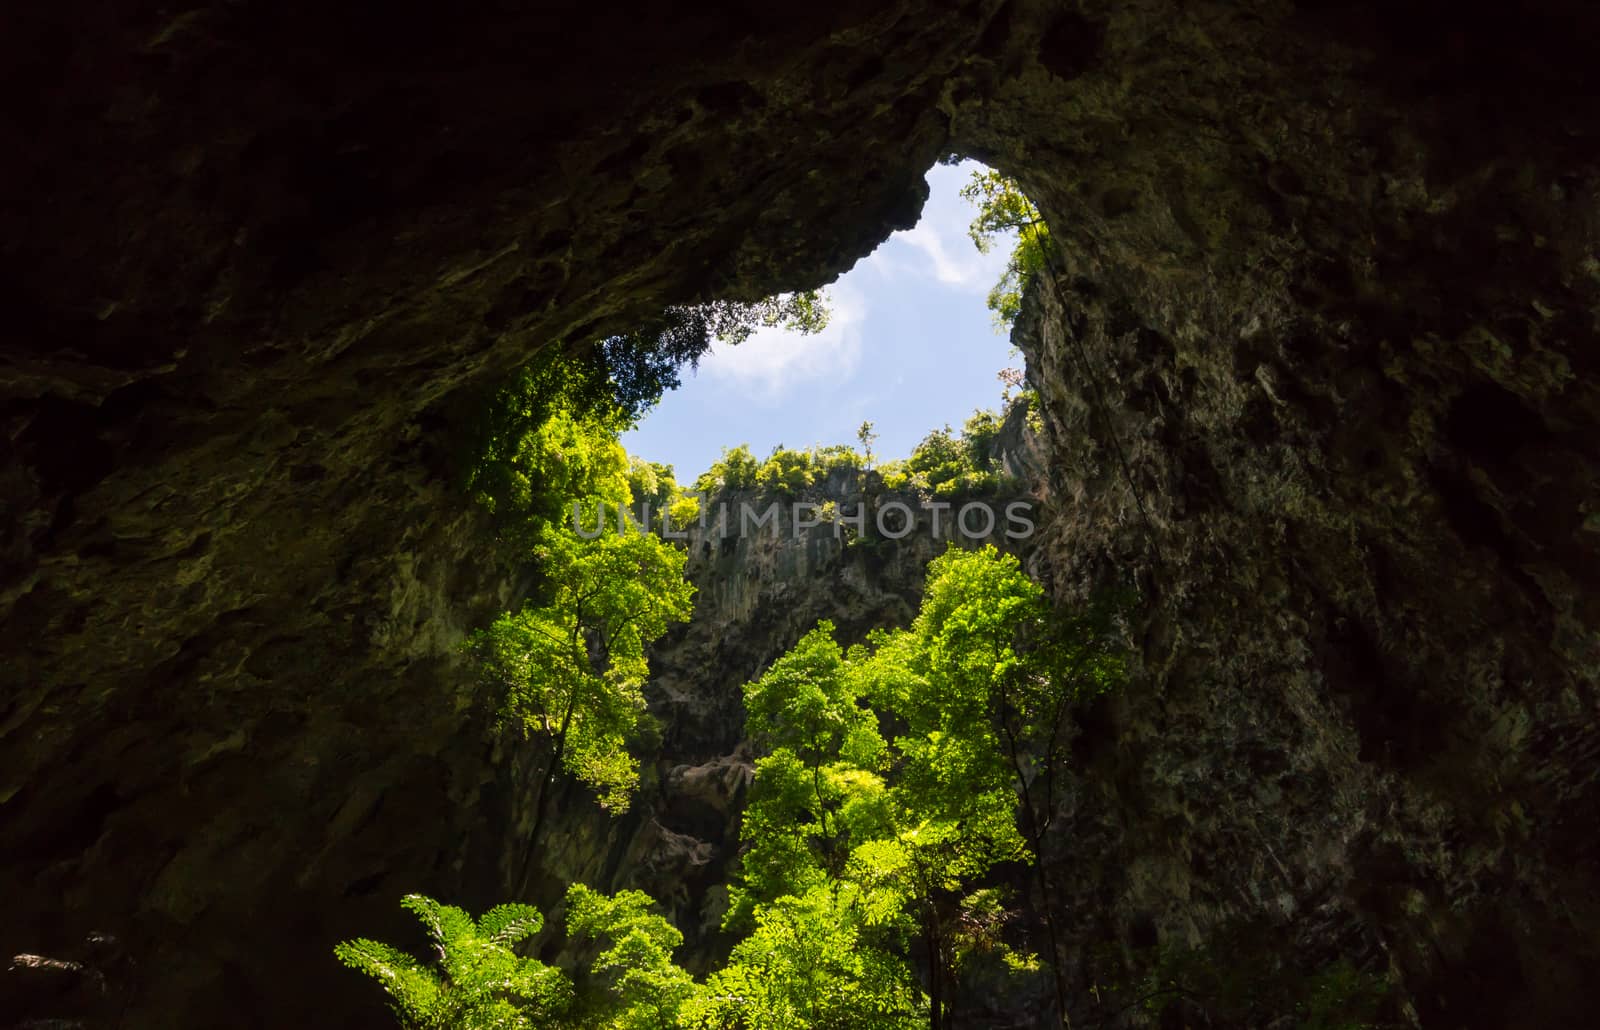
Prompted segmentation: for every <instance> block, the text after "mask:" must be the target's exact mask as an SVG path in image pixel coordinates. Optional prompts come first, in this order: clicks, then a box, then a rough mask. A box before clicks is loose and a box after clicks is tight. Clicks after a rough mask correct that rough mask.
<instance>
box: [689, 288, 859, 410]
mask: <svg viewBox="0 0 1600 1030" xmlns="http://www.w3.org/2000/svg"><path fill="white" fill-rule="evenodd" d="M827 297H828V303H829V308H830V314H829V316H828V327H827V328H826V329H824V330H822V332H820V333H816V334H813V335H811V336H806V335H803V334H801V333H797V332H794V331H792V330H789V329H759V330H757V331H756V332H755V333H754V334H753V335H751V337H750V338H749V339H748V340H746V341H744V342H743V343H741V344H739V345H737V346H729V345H727V344H723V343H717V344H713V345H712V348H711V352H710V353H709V354H707V355H706V356H705V358H703V359H702V360H701V362H700V369H701V371H703V372H705V373H706V374H707V375H710V376H712V377H713V378H716V379H720V380H723V381H724V382H728V383H731V384H733V385H735V386H738V387H742V388H744V389H746V390H749V391H752V392H754V393H755V394H756V395H757V396H759V397H761V398H762V399H765V400H777V399H778V398H780V397H782V396H783V395H784V394H785V393H787V392H788V390H789V389H790V388H791V387H793V386H797V385H799V384H801V383H807V382H813V381H815V380H819V379H833V380H836V381H842V380H844V379H845V378H847V377H848V376H850V375H851V374H852V373H853V372H854V371H855V369H856V366H857V365H858V364H860V361H861V322H862V320H863V319H864V318H866V314H867V299H866V297H865V296H863V295H862V293H861V292H860V291H859V290H858V289H856V288H855V287H854V286H852V285H850V284H849V283H847V282H845V281H843V280H840V281H839V282H836V283H834V285H832V286H830V287H828V289H827Z"/></svg>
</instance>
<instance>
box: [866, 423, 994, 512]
mask: <svg viewBox="0 0 1600 1030" xmlns="http://www.w3.org/2000/svg"><path fill="white" fill-rule="evenodd" d="M1003 422H1004V420H1003V419H1002V417H1001V416H1000V415H998V414H996V413H995V412H993V411H989V410H987V409H980V410H978V411H975V412H973V414H972V417H971V418H969V419H967V421H966V424H965V425H963V426H962V427H961V432H960V433H959V434H956V433H954V432H952V431H951V429H950V427H949V426H945V427H944V428H942V429H935V430H934V431H933V432H931V433H929V434H928V435H927V436H926V437H924V438H923V439H922V442H921V443H919V444H917V446H916V449H915V450H913V451H912V452H911V456H910V457H909V458H906V459H905V460H904V461H890V462H885V463H884V464H883V465H882V466H881V467H880V469H879V472H880V473H881V475H882V476H883V484H884V486H885V487H887V488H889V489H891V490H907V489H915V490H923V491H928V492H931V493H933V494H935V495H936V496H941V497H946V496H964V495H970V494H982V493H989V492H993V491H995V490H997V489H999V488H1000V487H1002V486H1004V485H1005V484H1006V482H1007V481H1008V480H1007V476H1006V475H1005V471H1004V470H1003V469H1002V468H1000V466H999V463H998V461H997V460H996V458H995V453H994V451H995V442H996V440H997V439H998V437H999V435H1000V427H1001V425H1002V424H1003Z"/></svg>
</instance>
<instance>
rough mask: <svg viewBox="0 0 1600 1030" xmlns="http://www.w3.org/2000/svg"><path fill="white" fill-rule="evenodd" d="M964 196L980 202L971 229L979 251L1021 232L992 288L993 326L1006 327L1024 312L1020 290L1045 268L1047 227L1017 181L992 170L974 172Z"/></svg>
mask: <svg viewBox="0 0 1600 1030" xmlns="http://www.w3.org/2000/svg"><path fill="white" fill-rule="evenodd" d="M961 195H962V196H963V197H964V198H966V199H967V200H968V201H970V202H972V203H973V204H976V205H977V206H978V216H977V217H976V218H974V219H973V220H972V225H971V226H970V227H969V228H968V230H967V232H968V235H969V236H971V237H972V242H973V243H975V244H977V246H978V249H979V250H980V251H983V252H984V253H985V254H987V253H988V252H989V250H990V248H991V247H993V246H994V243H995V240H996V239H997V238H999V237H1001V236H1004V235H1006V234H1007V233H1011V232H1015V233H1016V234H1017V243H1016V246H1015V247H1013V248H1012V251H1011V257H1010V260H1008V261H1007V262H1006V267H1005V271H1004V272H1002V273H1001V274H1000V281H999V282H998V283H996V284H995V285H994V287H993V289H991V290H990V291H989V309H990V310H991V311H993V312H994V318H995V324H996V326H997V327H999V328H1001V329H1008V328H1010V326H1011V323H1013V322H1015V321H1016V320H1017V313H1018V312H1019V311H1021V310H1022V291H1023V289H1024V288H1025V287H1026V286H1027V284H1028V280H1029V279H1030V278H1031V277H1033V276H1034V275H1036V274H1038V273H1039V272H1040V271H1041V270H1043V269H1044V267H1045V261H1046V253H1047V249H1048V247H1049V246H1050V230H1049V227H1048V226H1046V225H1045V224H1044V219H1043V218H1042V217H1040V215H1039V209H1038V208H1036V207H1034V206H1033V202H1032V201H1030V200H1029V199H1028V198H1027V196H1026V195H1024V194H1023V192H1022V188H1021V187H1020V186H1018V185H1017V182H1016V180H1015V179H1010V178H1007V177H1006V176H1004V175H1001V174H1000V173H999V172H997V171H995V170H994V169H992V168H989V169H979V170H975V171H973V173H972V179H971V180H970V181H969V182H968V183H967V185H965V186H963V187H962V188H961Z"/></svg>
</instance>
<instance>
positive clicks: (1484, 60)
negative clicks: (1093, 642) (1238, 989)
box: [957, 4, 1600, 1027]
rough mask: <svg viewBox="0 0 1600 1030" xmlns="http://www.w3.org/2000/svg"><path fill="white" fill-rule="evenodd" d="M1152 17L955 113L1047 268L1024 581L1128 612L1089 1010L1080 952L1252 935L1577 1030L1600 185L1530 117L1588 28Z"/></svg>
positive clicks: (1096, 810) (1108, 14) (1101, 715)
mask: <svg viewBox="0 0 1600 1030" xmlns="http://www.w3.org/2000/svg"><path fill="white" fill-rule="evenodd" d="M1151 9H1152V8H1151V7H1150V6H1145V5H1121V4H1119V5H1110V4H1105V5H1098V4H1085V5H1082V6H1081V7H1080V8H1079V9H1078V10H1077V11H1076V12H1073V13H1070V14H1065V13H1064V14H1061V15H1059V20H1057V21H1055V22H1053V23H1050V22H1045V23H1041V24H1042V25H1043V28H1042V35H1041V36H1040V37H1039V47H1040V49H1039V51H1038V52H1037V62H1036V63H1032V62H1029V63H1027V64H1026V65H1025V66H1024V67H1022V68H1020V69H1017V71H1016V74H1015V75H1014V76H1013V77H1012V78H1011V79H1010V80H1008V81H1007V82H1006V83H1005V84H1004V85H1002V86H1001V87H999V92H998V95H997V97H995V98H994V99H991V100H989V101H987V102H985V103H981V104H979V103H975V104H973V105H972V106H971V108H970V109H967V108H963V109H961V112H960V117H958V119H957V131H958V134H962V135H964V137H965V138H968V139H971V140H973V141H974V142H975V144H976V146H975V147H974V148H973V149H975V150H976V152H978V153H979V154H981V155H983V156H986V157H990V158H992V159H993V160H996V161H997V162H998V163H999V164H1000V165H1001V167H1003V168H1005V169H1007V170H1008V171H1012V172H1014V173H1015V174H1016V175H1017V176H1018V177H1020V178H1021V179H1022V181H1023V183H1024V185H1025V186H1026V187H1027V190H1028V192H1029V195H1030V196H1031V197H1033V198H1034V199H1035V200H1036V201H1037V203H1038V204H1039V207H1040V208H1041V210H1042V212H1043V214H1044V217H1045V219H1046V221H1047V222H1048V224H1049V226H1050V227H1051V230H1052V233H1053V242H1054V243H1055V245H1056V246H1055V248H1054V253H1053V255H1052V261H1051V267H1050V270H1049V274H1048V275H1047V276H1045V277H1044V278H1043V280H1042V281H1041V282H1040V283H1038V284H1037V288H1036V289H1035V290H1034V291H1033V292H1032V294H1031V295H1030V297H1029V304H1028V308H1027V311H1026V313H1025V314H1024V316H1023V318H1022V320H1021V321H1020V323H1019V326H1018V333H1017V337H1016V338H1017V340H1018V342H1019V343H1020V345H1021V346H1022V348H1023V350H1024V352H1025V353H1026V355H1027V358H1028V374H1029V380H1030V382H1031V384H1032V385H1033V386H1034V387H1035V388H1037V389H1038V391H1039V393H1040V396H1041V397H1042V399H1043V409H1044V412H1045V416H1046V422H1047V427H1048V430H1049V433H1048V435H1049V439H1050V445H1049V446H1050V452H1051V460H1050V477H1051V479H1050V485H1051V492H1052V494H1053V496H1054V498H1055V500H1056V504H1057V510H1058V512H1059V517H1058V518H1057V519H1055V520H1054V521H1053V522H1052V525H1051V538H1052V539H1051V542H1050V543H1049V544H1048V553H1047V556H1046V558H1045V564H1046V565H1047V566H1048V567H1049V568H1050V569H1051V570H1052V571H1053V573H1054V583H1055V584H1056V588H1057V591H1058V594H1059V595H1060V596H1061V598H1062V599H1063V600H1065V601H1068V602H1070V601H1071V599H1072V598H1074V597H1076V596H1079V595H1080V594H1081V593H1082V591H1084V590H1085V589H1088V588H1089V587H1091V586H1092V585H1095V584H1099V583H1104V582H1107V581H1121V580H1124V579H1129V578H1131V579H1132V580H1134V581H1135V582H1137V583H1138V584H1139V586H1140V589H1141V594H1142V598H1143V604H1144V608H1145V612H1146V616H1145V618H1146V621H1145V623H1144V625H1143V627H1142V634H1143V639H1142V641H1141V646H1140V650H1141V657H1142V668H1141V670H1140V673H1139V675H1138V676H1137V677H1136V679H1135V682H1134V683H1133V684H1132V685H1131V686H1130V688H1129V690H1128V691H1127V692H1126V693H1125V694H1124V695H1123V696H1121V697H1119V698H1117V699H1116V700H1114V701H1113V702H1112V703H1110V704H1109V705H1107V706H1105V708H1104V709H1102V710H1099V711H1096V712H1094V713H1090V714H1089V715H1088V716H1087V717H1086V724H1085V727H1084V729H1083V734H1084V739H1083V740H1082V741H1081V744H1082V748H1083V753H1084V756H1085V764H1084V766H1083V768H1082V770H1081V774H1080V777H1081V778H1080V780H1079V784H1078V788H1079V793H1078V795H1077V797H1076V799H1075V811H1074V817H1073V820H1072V823H1071V825H1070V826H1069V827H1068V828H1067V830H1066V833H1067V836H1068V838H1069V843H1068V844H1066V845H1065V848H1066V851H1065V858H1064V864H1063V869H1065V870H1069V871H1072V872H1071V873H1070V874H1069V875H1071V878H1072V882H1073V891H1074V892H1075V894H1074V896H1073V898H1072V900H1071V903H1070V904H1069V905H1068V906H1067V908H1068V911H1069V912H1071V913H1072V916H1073V918H1074V919H1076V920H1078V921H1079V929H1078V935H1079V937H1078V940H1077V942H1076V944H1077V946H1078V950H1079V957H1080V958H1081V959H1082V960H1083V961H1084V962H1085V967H1084V969H1083V971H1082V972H1081V973H1080V976H1081V978H1082V979H1081V981H1080V987H1081V988H1083V989H1085V990H1086V991H1087V989H1088V988H1089V986H1090V985H1091V984H1092V983H1093V982H1095V980H1096V979H1099V980H1100V981H1101V982H1105V981H1107V980H1109V979H1114V978H1115V977H1116V976H1117V974H1118V972H1119V970H1118V968H1117V967H1118V965H1119V963H1118V962H1117V961H1116V960H1108V959H1106V958H1105V957H1104V953H1103V951H1102V952H1100V953H1098V954H1099V957H1098V958H1095V957H1094V955H1095V954H1096V953H1095V952H1094V949H1093V945H1095V944H1097V943H1098V944H1100V945H1105V944H1111V945H1113V947H1114V949H1117V948H1120V949H1121V951H1122V953H1123V956H1124V958H1125V960H1126V962H1127V963H1128V964H1132V962H1133V955H1132V953H1133V952H1135V951H1136V950H1137V949H1138V948H1140V947H1145V948H1149V947H1162V946H1186V945H1198V946H1204V945H1205V944H1206V943H1207V942H1208V941H1210V940H1213V939H1218V937H1219V935H1220V934H1221V933H1222V932H1223V931H1224V930H1225V929H1227V928H1229V927H1233V928H1238V927H1249V928H1250V929H1251V932H1252V933H1255V934H1258V935H1263V936H1267V937H1269V938H1270V939H1271V940H1273V941H1274V942H1281V946H1282V948H1283V952H1282V954H1283V956H1284V958H1285V959H1286V961H1287V963H1288V964H1289V965H1292V966H1298V968H1300V969H1302V970H1308V969H1313V968H1316V967H1317V966H1318V965H1319V964H1321V963H1324V962H1327V961H1329V960H1330V959H1331V958H1333V957H1334V956H1339V955H1343V956H1344V957H1347V958H1352V959H1354V960H1356V961H1358V962H1361V963H1364V964H1366V965H1367V966H1368V967H1369V968H1373V969H1375V970H1378V971H1380V972H1383V973H1385V974H1387V975H1390V976H1392V977H1393V978H1394V979H1395V980H1396V981H1398V982H1399V983H1401V984H1403V987H1404V993H1405V995H1406V997H1407V999H1408V1003H1407V1006H1406V1009H1407V1011H1406V1012H1405V1013H1404V1014H1405V1015H1408V1016H1409V1017H1410V1018H1416V1019H1420V1021H1421V1023H1422V1025H1424V1026H1447V1027H1458V1026H1485V1027H1487V1026H1499V1027H1505V1026H1528V1027H1536V1026H1576V1025H1580V1024H1581V1023H1582V1022H1583V1021H1584V1019H1583V1017H1582V1016H1581V1015H1580V1012H1581V1007H1580V1005H1581V1002H1580V999H1581V997H1582V994H1583V990H1582V985H1583V984H1584V983H1585V982H1586V980H1587V979H1588V978H1589V977H1590V976H1591V975H1592V974H1593V973H1594V971H1595V970H1596V969H1597V968H1600V937H1597V935H1596V932H1595V929H1594V928H1595V927H1596V926H1597V925H1600V923H1597V920H1596V916H1597V914H1600V908H1597V906H1600V881H1597V878H1596V876H1595V874H1594V872H1593V870H1594V869H1596V868H1600V864H1597V863H1596V858H1597V852H1596V845H1595V837H1594V835H1593V833H1592V831H1590V830H1589V829H1587V827H1590V826H1592V825H1593V824H1594V819H1595V816H1596V814H1597V812H1600V782H1597V776H1596V772H1595V756H1596V754H1597V749H1600V741H1597V738H1596V735H1595V731H1594V721H1595V714H1596V703H1597V695H1596V682H1597V672H1600V635H1597V632H1596V631H1597V626H1600V619H1597V616H1600V608H1597V607H1596V598H1597V596H1600V594H1597V591H1596V587H1597V586H1600V533H1597V532H1596V521H1595V518H1594V515H1593V511H1594V508H1593V495H1594V487H1595V477H1596V472H1597V470H1600V464H1597V459H1600V436H1597V434H1596V433H1595V432H1594V427H1595V423H1596V417H1597V415H1600V389H1597V386H1596V381H1595V377H1594V369H1595V365H1594V355H1595V354H1596V353H1600V351H1597V349H1596V344H1597V342H1600V340H1597V337H1596V321H1595V315H1596V313H1597V301H1600V264H1597V260H1596V256H1595V247H1596V243H1597V239H1596V230H1597V227H1600V223H1597V221H1596V212H1597V210H1600V207H1597V201H1600V178H1597V175H1596V171H1597V166H1596V163H1595V160H1594V158H1595V149H1594V144H1595V141H1596V136H1595V128H1596V127H1595V125H1594V123H1593V122H1592V121H1590V120H1588V119H1587V118H1586V117H1585V116H1574V115H1571V114H1565V113H1557V112H1558V111H1560V112H1567V111H1570V110H1571V108H1570V106H1569V105H1568V104H1566V103H1565V102H1564V101H1563V99H1562V97H1563V96H1564V95H1565V93H1564V91H1565V90H1567V89H1570V88H1573V87H1575V86H1576V84H1577V81H1578V79H1577V76H1576V74H1575V73H1576V71H1577V68H1578V66H1577V65H1576V64H1571V63H1567V62H1566V60H1565V58H1566V57H1567V55H1568V54H1569V50H1568V48H1567V42H1566V38H1565V37H1564V33H1566V32H1569V31H1571V30H1572V29H1573V28H1574V27H1575V26H1576V25H1577V24H1578V23H1577V22H1575V21H1572V20H1570V19H1573V18H1575V17H1576V14H1575V13H1574V12H1573V11H1566V12H1561V11H1558V10H1555V9H1552V8H1542V9H1540V10H1533V9H1529V8H1522V9H1519V10H1518V11H1517V12H1516V13H1515V14H1513V13H1512V12H1510V11H1502V12H1501V13H1500V15H1490V14H1479V13H1476V12H1474V11H1472V10H1470V9H1460V8H1452V9H1450V10H1445V9H1442V8H1428V9H1427V10H1424V11H1420V12H1419V11H1412V10H1408V9H1405V8H1399V7H1397V8H1393V9H1390V10H1389V11H1388V12H1387V13H1383V14H1377V13H1370V12H1364V11H1358V10H1356V9H1354V8H1347V7H1331V8H1323V7H1321V6H1320V5H1319V6H1318V7H1315V8H1312V7H1301V8H1298V9H1296V10H1294V11H1293V12H1287V11H1279V12H1277V13H1276V14H1274V15H1266V16H1263V12H1262V11H1261V10H1259V9H1246V8H1240V7H1234V6H1230V7H1226V8H1225V7H1223V6H1221V5H1216V6H1208V5H1184V6H1183V7H1182V8H1177V7H1174V8H1170V9H1169V15H1170V17H1167V18H1164V19H1160V20H1157V19H1155V18H1152V17H1150V11H1151ZM1436 44H1442V45H1441V46H1439V48H1438V49H1435V45H1436ZM1535 55H1541V56H1537V57H1536V56H1535ZM1179 65H1181V66H1182V67H1183V69H1184V72H1183V74H1181V75H1179V74H1174V68H1175V67H1176V66H1179ZM1024 136H1025V137H1026V138H1027V143H1026V145H1025V146H1023V147H1018V146H1017V143H1016V141H1017V139H1018V138H1019V137H1024ZM1221 957H1222V958H1223V959H1224V961H1226V960H1227V957H1226V956H1221ZM1082 1005H1083V1008H1084V1010H1085V1013H1084V1014H1085V1015H1089V1014H1091V1013H1093V1011H1094V1008H1095V1006H1094V1003H1093V999H1092V998H1089V997H1085V998H1083V999H1082Z"/></svg>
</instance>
